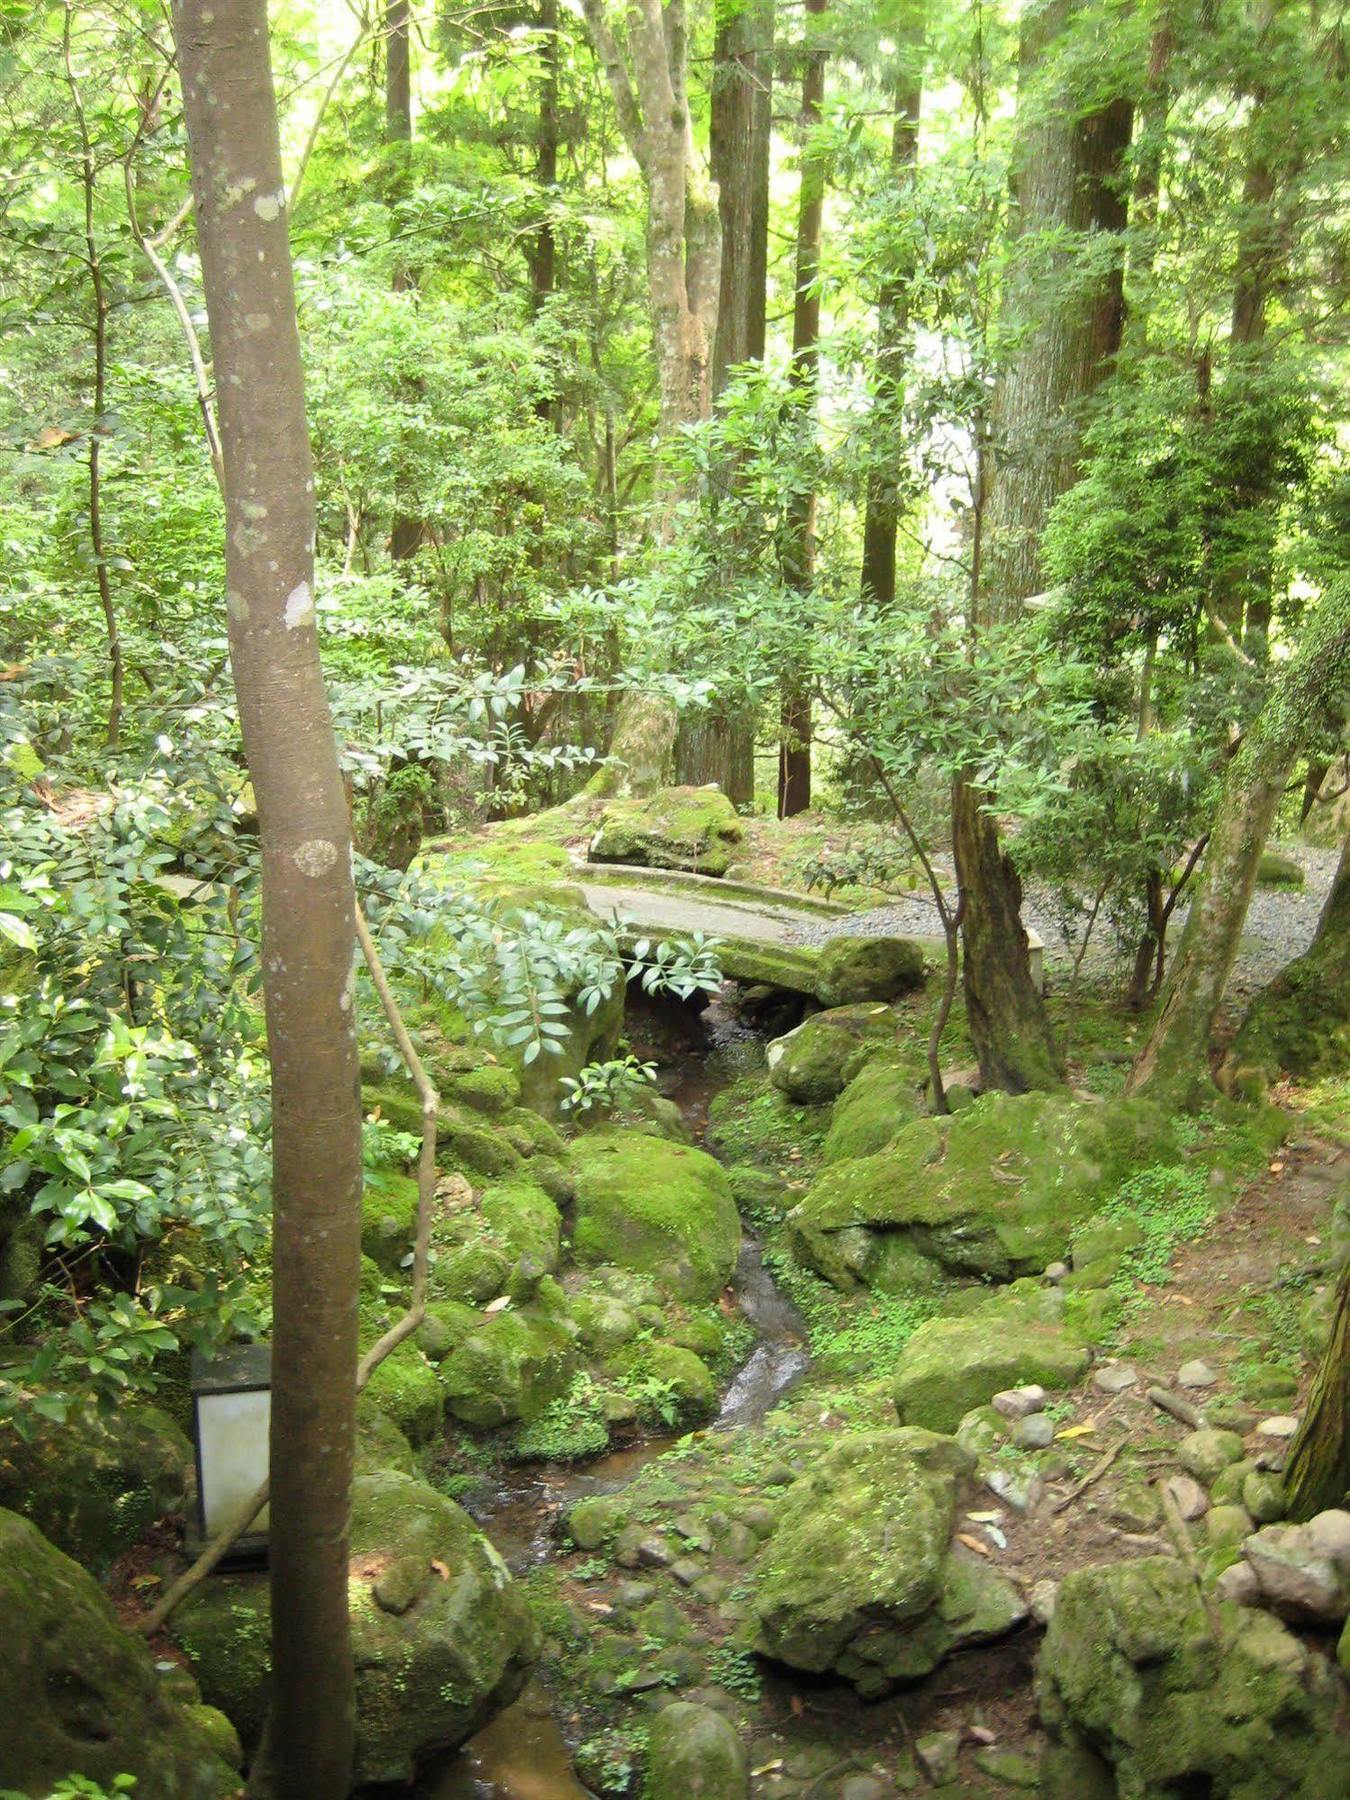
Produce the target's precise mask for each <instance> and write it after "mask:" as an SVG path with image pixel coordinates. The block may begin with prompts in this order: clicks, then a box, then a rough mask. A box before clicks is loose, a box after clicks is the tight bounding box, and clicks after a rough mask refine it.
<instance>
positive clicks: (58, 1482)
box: [0, 1406, 193, 1576]
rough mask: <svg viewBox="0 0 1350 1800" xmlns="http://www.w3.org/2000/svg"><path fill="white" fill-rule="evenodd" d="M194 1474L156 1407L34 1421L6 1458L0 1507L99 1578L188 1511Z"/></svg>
mask: <svg viewBox="0 0 1350 1800" xmlns="http://www.w3.org/2000/svg"><path fill="white" fill-rule="evenodd" d="M192 1469H193V1454H192V1446H191V1444H189V1443H188V1440H187V1438H186V1437H185V1436H184V1435H183V1433H182V1432H181V1431H180V1430H179V1428H178V1426H177V1425H175V1424H174V1422H173V1420H172V1419H171V1418H170V1417H169V1416H168V1414H167V1413H164V1412H161V1411H160V1410H159V1408H158V1407H155V1406H129V1407H126V1408H124V1409H123V1410H122V1411H120V1412H114V1413H101V1412H94V1411H92V1410H90V1411H80V1412H78V1413H75V1414H73V1415H72V1416H71V1417H70V1418H69V1419H66V1420H65V1421H63V1422H62V1423H60V1424H57V1423H55V1422H53V1421H51V1420H45V1419H35V1420H34V1421H33V1429H32V1432H31V1434H30V1435H29V1436H28V1437H22V1438H21V1437H18V1436H16V1435H14V1434H13V1433H11V1434H10V1435H9V1441H8V1442H7V1444H6V1446H5V1452H4V1455H3V1456H0V1506H12V1507H13V1508H14V1509H15V1511H17V1512H22V1513H23V1515H24V1516H25V1518H28V1519H31V1520H32V1522H33V1524H34V1525H36V1526H37V1528H38V1530H39V1531H41V1532H42V1533H43V1534H44V1536H46V1537H48V1538H50V1539H51V1541H52V1543H54V1544H55V1545H56V1547H57V1549H58V1550H64V1551H65V1552H66V1554H67V1555H69V1556H73V1557H76V1558H77V1559H78V1560H79V1561H80V1562H81V1563H83V1564H84V1565H85V1567H86V1568H89V1569H92V1570H93V1572H94V1574H96V1575H100V1576H101V1575H103V1574H105V1573H106V1572H107V1570H108V1568H109V1567H110V1566H111V1565H112V1563H114V1562H115V1561H116V1560H117V1558H118V1557H119V1556H120V1555H121V1554H122V1552H123V1551H124V1550H127V1549H130V1547H131V1545H132V1544H134V1543H136V1541H137V1540H138V1539H139V1538H141V1537H143V1536H144V1534H145V1532H146V1531H147V1529H148V1528H149V1527H150V1526H151V1525H153V1524H154V1522H155V1520H156V1519H158V1518H159V1517H160V1516H161V1515H162V1514H164V1513H168V1512H177V1511H180V1510H181V1509H182V1507H183V1506H184V1505H185V1504H186V1500H187V1495H188V1490H189V1486H190V1483H191V1481H192Z"/></svg>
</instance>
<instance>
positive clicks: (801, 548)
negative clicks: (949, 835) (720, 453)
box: [778, 0, 828, 819]
mask: <svg viewBox="0 0 1350 1800" xmlns="http://www.w3.org/2000/svg"><path fill="white" fill-rule="evenodd" d="M827 5H828V0H806V16H807V20H808V30H809V28H810V25H809V22H810V21H812V20H815V19H819V18H820V16H821V15H822V14H823V13H824V11H825V9H826V6H827ZM827 61H828V51H827V50H826V49H825V46H824V44H823V43H822V42H821V41H820V38H819V35H818V33H817V34H816V35H815V36H814V38H808V41H807V49H806V68H805V72H804V73H803V75H802V111H801V129H802V150H801V180H800V184H799V187H798V195H797V251H796V263H795V274H794V279H793V293H792V363H791V367H790V369H789V372H788V378H789V381H790V382H791V384H792V386H793V387H794V388H795V389H796V390H797V391H798V392H799V393H800V394H801V396H802V406H801V413H800V429H801V432H802V435H803V440H804V445H809V444H810V443H811V442H812V441H813V440H814V436H815V429H816V394H817V387H818V378H819V373H820V234H821V222H822V220H823V218H824V212H825V157H824V153H823V152H822V150H821V148H820V146H819V144H818V142H817V141H816V140H815V136H814V134H815V132H816V130H817V127H818V126H819V124H820V120H821V115H822V112H823V110H824V105H825V65H826V62H827ZM785 539H786V541H785V545H784V552H783V574H784V579H785V580H786V582H787V585H788V587H789V588H791V589H793V590H794V591H795V592H796V593H798V594H799V595H800V596H801V600H802V607H803V611H805V609H806V608H807V607H808V606H809V604H810V598H811V591H812V588H813V587H814V585H815V577H816V494H815V490H814V488H812V489H810V490H806V491H800V492H796V493H794V494H793V496H792V499H791V502H790V503H789V506H788V509H787V521H786V527H785ZM778 743H779V748H778V816H779V818H780V819H790V818H793V817H794V816H795V815H796V814H797V813H801V812H805V811H806V809H807V808H808V807H809V806H810V804H811V691H810V687H809V685H808V683H807V679H806V677H805V674H804V673H803V671H801V670H800V669H792V668H789V669H788V670H787V671H786V672H785V673H784V676H783V680H782V685H781V689H780V701H779V730H778Z"/></svg>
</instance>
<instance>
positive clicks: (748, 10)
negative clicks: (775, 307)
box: [708, 0, 773, 399]
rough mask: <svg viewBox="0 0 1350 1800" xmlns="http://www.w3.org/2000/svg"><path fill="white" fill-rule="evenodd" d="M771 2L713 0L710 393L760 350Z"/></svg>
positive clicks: (765, 273)
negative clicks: (716, 277) (714, 290)
mask: <svg viewBox="0 0 1350 1800" xmlns="http://www.w3.org/2000/svg"><path fill="white" fill-rule="evenodd" d="M772 47H773V10H772V6H771V4H770V3H769V0H717V6H716V35H715V39H714V43H713V79H712V94H711V124H710V130H709V140H708V143H709V152H710V162H711V166H712V178H713V181H714V183H715V184H716V187H717V205H718V211H719V214H720V217H721V225H722V268H721V281H720V287H719V298H718V304H717V336H716V341H715V343H714V346H713V367H712V393H713V398H714V399H716V398H717V396H718V395H719V394H720V393H721V392H722V389H723V388H724V387H725V386H726V384H727V374H728V371H729V370H731V369H733V368H735V367H736V366H737V364H739V363H745V362H757V361H758V360H759V359H760V358H761V357H762V356H763V354H764V335H765V314H766V310H767V281H768V231H769V136H770V117H769V109H770V101H771V97H772V86H771V81H772V70H773V57H772Z"/></svg>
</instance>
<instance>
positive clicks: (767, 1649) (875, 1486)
mask: <svg viewBox="0 0 1350 1800" xmlns="http://www.w3.org/2000/svg"><path fill="white" fill-rule="evenodd" d="M973 1467H974V1463H973V1459H972V1458H971V1456H970V1455H969V1454H968V1453H967V1452H966V1451H965V1450H963V1449H962V1448H961V1446H960V1445H959V1444H957V1443H956V1442H955V1440H954V1439H952V1438H948V1437H940V1436H938V1435H936V1434H935V1433H933V1432H928V1431H916V1430H902V1431H886V1432H870V1433H856V1434H853V1435H850V1436H848V1437H845V1438H843V1439H841V1440H840V1441H838V1442H837V1443H835V1444H834V1445H833V1446H832V1447H831V1448H829V1449H827V1450H825V1451H824V1453H823V1454H822V1455H820V1456H819V1457H818V1458H816V1459H815V1461H814V1463H813V1465H812V1467H811V1470H810V1472H809V1473H808V1474H806V1475H803V1476H801V1477H799V1478H798V1480H796V1481H794V1482H793V1483H792V1485H791V1487H789V1489H788V1490H787V1493H786V1495H785V1496H784V1498H783V1501H782V1503H781V1505H780V1506H779V1509H778V1522H777V1525H776V1527H775V1529H774V1533H773V1536H772V1538H771V1539H770V1540H769V1543H768V1545H767V1547H766V1548H765V1549H764V1551H763V1552H762V1553H761V1555H760V1558H759V1560H758V1562H757V1563H756V1564H755V1566H754V1569H753V1572H752V1605H753V1607H754V1614H755V1618H756V1621H757V1623H758V1636H757V1638H756V1644H755V1647H756V1649H758V1650H759V1651H760V1652H761V1653H762V1654H763V1655H765V1656H769V1657H772V1658H774V1659H775V1660H776V1661H779V1662H784V1663H787V1664H788V1665H789V1666H790V1667H791V1668H794V1669H802V1670H804V1671H806V1672H807V1673H810V1674H818V1675H819V1674H826V1673H830V1672H833V1673H834V1674H837V1675H840V1676H842V1677H843V1678H844V1679H845V1680H847V1681H850V1682H852V1683H853V1685H854V1686H855V1687H856V1688H857V1690H858V1692H859V1693H860V1694H862V1695H864V1696H865V1697H867V1698H874V1697H876V1696H878V1695H881V1694H884V1693H888V1692H889V1691H890V1690H891V1689H893V1688H895V1687H897V1686H900V1685H902V1684H904V1683H906V1682H912V1681H917V1680H919V1679H920V1678H921V1677H923V1676H924V1675H927V1674H928V1673H929V1672H930V1671H931V1670H933V1669H935V1668H936V1667H937V1665H938V1664H939V1663H940V1662H941V1661H942V1660H943V1658H944V1657H945V1656H947V1655H948V1654H949V1653H950V1652H951V1651H953V1650H955V1649H957V1648H959V1647H960V1646H961V1645H963V1644H969V1643H975V1642H980V1641H983V1640H986V1639H989V1638H993V1637H998V1636H1000V1635H1002V1633H1003V1632H1005V1631H1009V1630H1011V1629H1012V1627H1013V1626H1014V1625H1016V1624H1018V1623H1020V1621H1021V1620H1022V1619H1023V1618H1025V1616H1026V1607H1025V1605H1024V1603H1023V1602H1022V1600H1021V1598H1020V1596H1019V1595H1018V1593H1017V1591H1016V1589H1015V1588H1013V1587H1012V1585H1011V1583H1009V1582H1007V1581H1005V1580H1004V1579H1003V1577H1002V1576H1000V1575H998V1574H996V1573H995V1572H994V1571H993V1570H991V1569H987V1568H985V1567H983V1566H978V1565H977V1564H976V1563H975V1560H974V1559H973V1558H971V1557H968V1556H967V1555H966V1553H965V1552H964V1551H963V1550H962V1549H961V1547H960V1546H959V1545H958V1546H957V1547H956V1548H955V1550H954V1549H953V1546H952V1536H951V1534H952V1527H953V1524H954V1522H955V1518H956V1508H957V1501H958V1498H959V1495H960V1489H961V1484H962V1482H963V1481H964V1479H965V1478H966V1477H968V1476H969V1475H970V1474H971V1472H972V1470H973Z"/></svg>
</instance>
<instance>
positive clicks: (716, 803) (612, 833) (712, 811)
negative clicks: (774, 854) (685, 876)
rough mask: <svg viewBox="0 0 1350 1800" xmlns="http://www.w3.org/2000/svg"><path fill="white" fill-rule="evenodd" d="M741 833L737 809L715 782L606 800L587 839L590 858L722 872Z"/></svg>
mask: <svg viewBox="0 0 1350 1800" xmlns="http://www.w3.org/2000/svg"><path fill="white" fill-rule="evenodd" d="M744 835H745V830H744V827H743V826H742V824H741V821H740V820H739V818H738V817H737V816H736V809H735V807H734V806H733V805H732V804H731V802H730V800H728V799H727V797H726V795H725V794H723V793H722V792H721V790H720V789H718V788H715V787H702V788H693V787H683V788H665V789H663V790H661V791H660V792H659V793H656V794H652V795H648V796H642V797H640V798H635V799H629V800H611V801H609V802H608V803H607V804H606V806H605V809H604V811H603V813H602V814H601V815H600V823H599V827H598V829H597V830H596V833H595V836H594V837H593V838H592V840H591V846H590V857H591V860H592V861H593V862H615V863H633V864H635V865H637V866H638V867H640V868H647V869H692V870H694V871H696V872H697V873H699V874H701V875H725V874H726V872H727V869H728V868H729V867H730V865H731V860H732V857H733V855H734V854H735V850H736V846H737V845H738V844H739V843H740V841H741V839H742V838H743V837H744Z"/></svg>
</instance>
